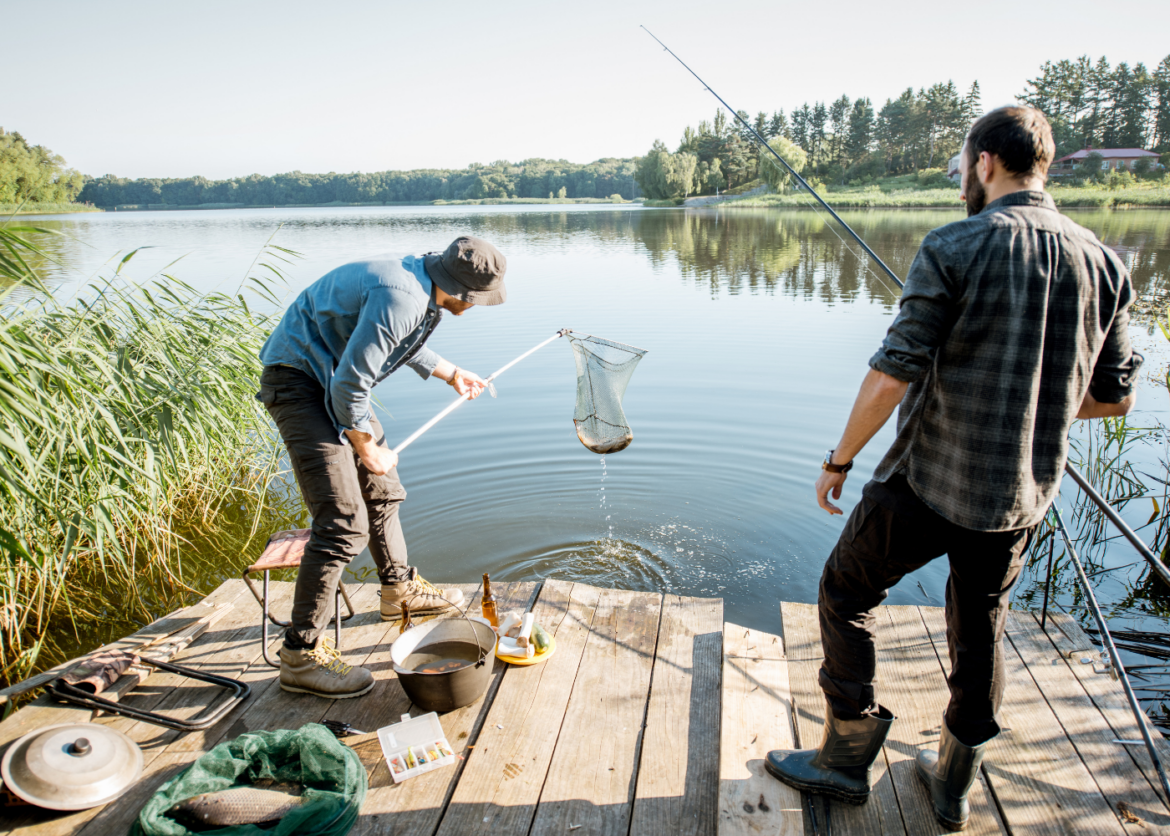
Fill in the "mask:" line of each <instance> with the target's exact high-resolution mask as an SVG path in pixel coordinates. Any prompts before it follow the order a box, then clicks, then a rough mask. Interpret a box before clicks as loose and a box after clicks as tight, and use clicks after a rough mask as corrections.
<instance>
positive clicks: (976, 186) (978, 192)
mask: <svg viewBox="0 0 1170 836" xmlns="http://www.w3.org/2000/svg"><path fill="white" fill-rule="evenodd" d="M986 205H987V190H986V189H984V188H983V184H982V183H980V182H979V175H978V174H976V173H975V166H971V168H970V170H968V172H967V217H968V218H969V217H971V216H972V215H978V214H979V213H980V212H982V211H983V207H984V206H986Z"/></svg>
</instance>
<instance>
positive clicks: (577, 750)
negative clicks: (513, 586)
mask: <svg viewBox="0 0 1170 836" xmlns="http://www.w3.org/2000/svg"><path fill="white" fill-rule="evenodd" d="M566 587H567V585H566V584H554V583H553V582H551V581H546V582H545V585H544V588H543V589H542V590H541V594H540V597H539V598H538V599H537V603H536V606H535V607H534V608H533V612H534V613H535V614H536V620H537V621H538V622H541V623H543V622H544V621H546V620H550V619H553V618H556V617H559V618H561V619H562V621H561V623H562V624H565V625H566V626H570V627H571V626H573V621H571V620H570V621H568V622H565V621H564V620H563V619H564V612H565V610H566V608H571V607H572V601H573V599H572V597H571V596H572V592H571V588H570V589H567V588H566ZM588 594H589V595H590V596H591V595H592V592H591V591H588ZM590 600H592V599H591V598H590V599H588V600H583V601H582V602H581V603H582V604H583V605H584V607H583V608H582V609H581V610H575V612H576V613H580V614H579V615H577V619H582V620H583V619H584V618H585V617H586V616H585V615H584V613H585V612H587V608H588V606H589V601H590ZM661 600H662V599H661V596H659V595H657V594H653V593H639V592H623V591H618V590H605V591H603V592H602V593H601V595H600V599H599V600H598V603H597V607H596V610H595V612H594V615H593V621H592V632H591V633H590V635H589V637H588V641H587V642H586V643H585V651H584V653H582V652H581V650H580V645H579V644H576V640H577V638H579V631H576V630H573V631H571V633H570V634H569V635H567V636H566V639H567V641H566V645H567V647H566V648H565V650H564V651H562V649H561V646H560V641H559V640H558V643H557V652H556V654H555V655H554V656H553V657H552V658H550V659H549V660H548V661H547V662H545V663H544V664H541V665H534V666H531V667H526V668H513V669H511V670H509V671H508V674H507V676H506V677H505V678H504V681H503V683H502V684H501V685H500V689H499V692H498V693H497V694H496V699H495V701H494V702H493V703H492V706H491V709H490V711H489V713H488V717H487V721H486V722H485V723H484V725H483V729H482V730H481V732H480V734H479V738H478V740H477V741H476V748H475V751H474V752H473V753H472V754H471V755H470V756H469V759H468V763H467V765H466V767H465V768H464V770H463V775H462V777H461V778H460V780H459V784H458V786H457V787H456V788H455V793H454V795H453V796H452V798H451V802H450V804H449V805H448V807H447V811H446V813H445V815H444V816H443V820H442V823H441V825H440V827H439V831H438V832H439V833H440V834H444V835H445V836H464V835H465V834H477V833H481V834H496V833H524V832H527V831H528V830H529V828H530V826H531V825H532V823H533V817H534V814H535V812H536V808H537V801H538V800H539V799H540V796H541V788H542V786H543V784H544V780H545V776H546V775H547V773H548V771H549V766H550V763H551V760H552V757H553V753H554V747H555V745H556V743H557V737H558V734H559V733H560V730H561V725H562V720H563V719H564V717H565V714H566V709H567V706H568V703H569V700H570V695H571V694H576V693H577V691H576V688H575V686H574V681H575V680H576V679H577V677H578V674H579V672H580V673H587V672H594V673H600V672H602V671H606V672H607V673H608V675H609V677H612V679H613V680H614V681H613V682H611V683H610V685H609V687H608V688H604V689H601V690H593V689H589V688H586V690H583V691H582V692H581V697H582V698H583V699H584V698H592V699H593V700H594V701H595V704H596V705H597V707H598V708H599V710H598V711H597V712H596V713H595V714H594V716H593V722H592V723H591V724H590V728H589V733H588V735H587V736H586V737H584V738H578V739H576V740H573V741H571V748H572V750H573V754H574V755H575V756H576V757H578V758H580V757H582V755H584V754H585V752H586V751H588V750H592V751H594V752H595V753H596V755H595V756H604V755H603V753H605V754H608V755H609V756H610V757H613V758H614V759H615V763H614V765H615V766H617V765H618V763H617V762H616V758H617V757H618V756H619V755H623V754H624V755H626V756H627V757H628V756H630V755H631V754H632V753H633V747H630V746H628V745H627V746H626V751H625V752H622V751H621V749H620V748H619V747H620V746H621V745H622V743H623V742H625V741H626V740H628V739H629V738H630V737H635V738H636V736H637V733H638V727H639V726H640V724H641V719H642V711H643V709H642V708H641V706H643V705H645V699H646V686H647V685H648V683H649V676H648V674H649V668H650V665H649V661H650V656H651V654H652V653H653V647H654V637H655V633H656V631H657V628H658V614H659V608H660V606H661ZM560 626H561V625H558V629H559V627H560ZM574 651H576V652H574ZM562 653H563V656H562ZM640 660H645V666H644V669H645V672H646V675H645V676H644V677H643V681H642V683H641V685H640V687H639V688H638V691H637V692H636V693H634V694H630V692H629V688H630V684H631V682H632V681H636V680H637V679H638V678H639V677H638V674H639V670H638V668H639V665H640V664H641V662H640ZM615 689H616V690H619V691H621V692H622V697H623V702H628V701H629V700H631V699H635V700H638V701H639V705H638V707H637V708H636V710H635V711H633V712H625V713H621V712H619V711H618V709H619V708H620V707H621V706H620V704H618V703H614V702H612V701H610V700H607V696H610V695H612V693H613V690H615ZM639 695H640V696H639ZM606 712H611V716H606ZM623 736H624V737H623ZM567 745H568V744H567ZM607 750H608V751H607ZM566 754H567V753H566ZM562 756H563V755H562ZM548 803H549V805H550V807H552V806H555V805H556V803H557V802H556V801H553V800H551V799H550V801H549V802H548ZM542 806H543V805H542ZM555 812H556V811H555V810H553V809H550V811H549V813H548V814H546V815H552V814H554V813H555ZM536 832H546V831H544V829H543V826H542V830H541V831H536ZM557 832H563V828H562V829H561V830H559V831H557Z"/></svg>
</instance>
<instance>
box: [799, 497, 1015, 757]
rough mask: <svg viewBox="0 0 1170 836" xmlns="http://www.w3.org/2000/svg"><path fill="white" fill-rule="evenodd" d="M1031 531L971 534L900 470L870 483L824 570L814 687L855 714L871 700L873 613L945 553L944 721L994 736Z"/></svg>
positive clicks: (978, 738) (975, 740)
mask: <svg viewBox="0 0 1170 836" xmlns="http://www.w3.org/2000/svg"><path fill="white" fill-rule="evenodd" d="M1032 531H1033V528H1025V529H1017V530H1014V531H973V530H971V529H968V528H962V527H961V526H958V525H955V524H954V523H951V522H948V521H947V520H945V519H944V518H943V517H941V516H940V515H939V514H937V513H935V512H934V511H933V510H931V509H930V508H929V507H928V506H927V505H926V504H925V503H923V502H922V500H920V499H919V498H918V497H917V496H916V495H915V494H914V491H913V490H912V489H911V488H910V486H909V484H908V483H907V482H906V479H905V477H904V476H902V475H897V476H894V477H892V478H891V479H890V480H889V481H887V482H885V483H880V482H870V483H869V484H868V485H866V486H865V490H864V492H863V495H862V499H861V502H859V503H858V504H857V507H856V508H854V509H853V513H852V514H851V515H850V517H849V521H848V522H847V523H846V525H845V530H844V531H843V532H842V533H841V538H840V540H839V541H838V542H837V546H836V548H834V549H833V552H832V554H831V555H830V556H829V560H828V562H827V563H826V564H825V570H824V572H823V573H822V575H821V588H820V595H819V598H818V604H819V609H820V622H821V644H822V646H823V648H824V653H825V658H824V662H823V663H822V664H821V673H820V684H821V688H822V689H824V691H825V694H826V696H827V697H828V699H829V704H830V705H831V706H832V709H833V713H834V714H835V715H836V716H837V717H838V718H839V719H842V720H847V719H856V718H858V717H860V716H862V715H863V714H866V713H868V712H870V711H872V710H873V708H874V707H875V706H876V701H875V697H874V688H873V680H874V673H875V668H876V657H875V652H874V636H875V634H876V631H875V629H874V628H875V624H876V618H875V616H874V615H873V610H874V608H875V607H877V606H878V604H880V603H881V602H882V601H883V600H885V598H886V595H887V594H888V592H887V590H889V589H890V587H892V586H894V585H895V584H896V583H897V582H898V581H899V580H901V579H902V577H903V576H904V575H906V574H907V573H909V572H912V571H914V570H915V569H918V568H919V567H921V566H924V565H926V564H927V563H929V562H930V561H931V560H934V559H935V558H936V557H940V556H941V555H943V554H946V555H948V557H949V558H950V564H951V575H950V578H949V579H948V580H947V591H946V619H947V645H948V646H949V648H950V657H951V675H950V677H949V679H948V684H949V685H950V690H951V700H950V704H949V705H948V706H947V710H946V723H947V726H948V727H949V728H950V730H951V732H952V733H953V734H954V735H955V737H957V738H958V739H959V740H960V741H961V742H963V743H965V744H967V745H969V746H975V745H978V744H979V743H982V742H983V741H985V740H988V739H990V738H991V737H994V736H995V735H996V734H998V732H999V724H998V723H997V721H996V715H997V714H998V712H999V707H1000V703H1001V702H1002V701H1003V688H1004V659H1003V632H1004V625H1005V623H1006V621H1007V610H1008V599H1009V597H1010V595H1011V590H1012V586H1013V585H1014V584H1015V582H1016V579H1017V578H1018V577H1019V574H1020V569H1021V568H1022V567H1023V564H1024V552H1025V551H1026V549H1027V547H1028V542H1029V539H1030V537H1031V534H1032Z"/></svg>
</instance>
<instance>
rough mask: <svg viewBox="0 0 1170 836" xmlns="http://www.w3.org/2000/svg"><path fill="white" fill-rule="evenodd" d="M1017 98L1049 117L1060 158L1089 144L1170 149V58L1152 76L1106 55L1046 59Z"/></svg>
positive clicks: (1108, 146) (1159, 65)
mask: <svg viewBox="0 0 1170 836" xmlns="http://www.w3.org/2000/svg"><path fill="white" fill-rule="evenodd" d="M1020 99H1021V101H1025V102H1027V103H1028V104H1030V105H1032V106H1033V107H1036V108H1039V109H1040V110H1042V111H1044V113H1045V114H1046V115H1047V116H1048V121H1049V122H1051V123H1052V131H1053V134H1054V138H1055V140H1056V156H1057V157H1058V158H1059V157H1063V156H1064V155H1065V154H1070V153H1072V152H1073V151H1079V150H1080V149H1082V148H1087V147H1089V146H1090V145H1092V146H1095V147H1098V148H1144V149H1146V150H1147V151H1158V152H1160V153H1164V152H1167V151H1170V56H1167V57H1165V58H1163V59H1162V61H1161V63H1159V64H1158V66H1157V67H1156V68H1155V69H1154V71H1153V72H1150V71H1149V70H1148V69H1146V66H1145V65H1144V64H1141V63H1138V64H1135V65H1134V66H1133V67H1132V68H1131V67H1130V66H1129V65H1128V64H1127V63H1125V62H1124V61H1123V62H1121V63H1120V64H1118V65H1117V66H1116V67H1112V68H1111V67H1110V66H1109V61H1108V60H1106V58H1105V56H1101V58H1099V59H1097V61H1096V62H1094V61H1093V60H1092V59H1090V58H1089V56H1088V55H1082V56H1081V57H1080V58H1077V59H1076V60H1075V61H1058V62H1056V63H1052V62H1051V61H1047V62H1045V64H1044V66H1043V67H1041V68H1040V75H1039V76H1038V77H1037V78H1033V79H1029V80H1028V86H1027V88H1026V89H1025V90H1024V92H1023V94H1022V95H1021V96H1020Z"/></svg>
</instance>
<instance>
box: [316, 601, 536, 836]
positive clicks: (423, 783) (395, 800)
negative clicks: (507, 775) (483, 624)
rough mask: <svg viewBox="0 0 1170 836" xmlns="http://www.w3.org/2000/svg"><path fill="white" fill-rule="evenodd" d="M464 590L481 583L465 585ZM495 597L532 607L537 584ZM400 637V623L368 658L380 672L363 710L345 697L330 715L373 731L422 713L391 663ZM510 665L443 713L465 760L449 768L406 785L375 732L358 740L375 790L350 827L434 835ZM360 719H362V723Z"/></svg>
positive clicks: (508, 604) (515, 606) (507, 605)
mask: <svg viewBox="0 0 1170 836" xmlns="http://www.w3.org/2000/svg"><path fill="white" fill-rule="evenodd" d="M462 588H463V591H464V594H465V595H468V594H469V590H470V591H474V590H477V589H478V587H476V586H470V587H462ZM494 588H495V592H496V597H497V598H498V599H499V608H500V611H501V612H506V611H507V610H520V611H523V612H527V611H528V609H529V608H530V607H531V606H532V603H533V600H534V598H535V596H536V593H537V589H538V585H537V584H535V583H530V582H523V583H510V584H494ZM479 599H480V596H479V594H478V593H477V594H476V595H475V596H474V597H473V598H472V602H471V607H470V608H469V610H468V611H469V612H470V613H471V614H473V615H474V614H478V613H479V611H480V610H479ZM396 637H397V628H395V630H394V631H393V632H392V633H391V635H390V636H388V637H387V643H386V644H385V645H384V646H383V647H382V648H380V649H379V650H378V651H376V652H375V653H373V654H371V655H370V657H369V659H367V660H366V663H367V664H368V665H369V666H370V668H371V669H372V670H374V672H375V676H377V677H378V679H379V680H380V681H379V683H378V684H377V685H376V686H375V687H374V690H373V691H371V692H370V693H369V694H367V695H366V696H365V697H362V698H361V699H360V700H349V702H356V703H359V704H360V708H361V709H362V711H363V712H368V713H362V714H356V715H353V717H354V718H355V719H350V714H349V713H348V712H349V711H350V709H349V707H348V706H346V704H345V702H338V703H337V704H336V705H335V706H334V708H333V709H331V710H330V712H329V714H328V717H329V718H330V719H333V720H346V721H348V722H351V723H352V724H353V725H355V726H357V727H358V728H360V729H363V730H365V731H373V730H374V729H376V728H379V727H381V726H386V725H390V724H391V723H397V722H398V721H399V719H400V718H401V715H403V714H405V713H408V712H409V713H412V714H414V715H416V716H417V715H419V714H421V713H423V712H422V711H421V710H420V709H418V708H417V707H412V706H411V705H410V701H409V700H408V699H407V698H406V694H405V693H404V692H403V691H402V686H400V685H399V684H398V681H397V679H396V678H395V677H394V673H393V671H392V669H391V668H390V644H389V641H390V639H391V638H396ZM507 668H508V666H507V665H505V664H504V663H503V662H501V661H499V660H496V663H495V667H494V669H493V672H492V680H491V682H490V683H489V684H488V687H487V692H486V693H485V694H484V697H483V699H481V700H479V701H478V702H475V703H472V704H471V705H469V706H465V707H464V708H460V709H457V710H455V711H452V712H450V713H448V714H444V715H443V716H442V717H440V718H439V719H440V721H441V722H442V724H443V731H444V733H445V734H446V735H447V739H448V741H450V743H451V746H452V748H453V749H454V750H455V752H456V754H458V755H460V758H461V759H460V760H457V761H456V762H455V765H454V766H453V767H452V768H450V769H436V770H435V771H434V772H427V773H425V774H423V775H419V776H418V777H417V778H411V779H410V780H409V781H406V782H405V783H402V784H395V783H394V780H393V778H391V777H390V770H389V769H388V768H387V766H386V761H385V760H384V759H383V757H382V749H381V746H380V745H379V743H378V739H377V736H376V735H369V736H367V738H366V739H365V740H363V739H358V740H355V741H354V743H353V744H352V745H353V747H354V750H355V751H356V752H357V753H358V755H359V756H360V757H361V759H362V763H363V764H365V765H366V768H367V769H368V770H369V772H370V792H369V794H368V795H367V796H366V803H365V805H364V806H363V808H362V815H361V818H359V819H358V821H357V823H356V824H355V825H354V829H353V830H352V831H351V833H352V834H354V836H357V834H377V836H407V834H409V836H416V834H428V836H429V834H432V833H434V832H435V829H436V828H437V827H438V824H439V819H440V817H441V816H442V815H443V811H444V810H445V809H446V807H447V802H448V801H449V799H450V798H451V794H452V793H453V792H454V791H455V786H456V784H457V783H458V781H459V778H460V776H461V775H462V772H463V768H464V766H465V764H466V763H467V761H466V760H465V758H467V757H468V756H469V755H470V754H471V752H472V751H474V750H472V749H471V748H470V747H471V746H474V745H475V743H476V740H477V736H478V734H479V730H480V728H481V727H482V725H483V722H484V718H485V717H486V716H487V713H488V711H489V710H490V709H491V706H492V703H493V702H494V699H495V694H496V691H497V689H498V688H499V686H500V682H501V681H502V680H503V678H504V672H505V670H506V669H507ZM357 720H360V721H361V723H360V724H359V722H357Z"/></svg>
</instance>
